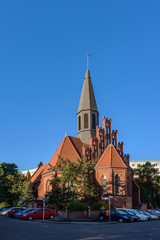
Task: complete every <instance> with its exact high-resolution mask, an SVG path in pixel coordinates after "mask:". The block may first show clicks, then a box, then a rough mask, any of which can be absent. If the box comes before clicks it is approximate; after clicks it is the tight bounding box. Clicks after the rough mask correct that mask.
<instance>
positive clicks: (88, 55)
mask: <svg viewBox="0 0 160 240" xmlns="http://www.w3.org/2000/svg"><path fill="white" fill-rule="evenodd" d="M86 55H87V70H89V57H90V54H89V53H88V52H87V53H86Z"/></svg>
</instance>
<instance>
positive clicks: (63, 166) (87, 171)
mask: <svg viewBox="0 0 160 240" xmlns="http://www.w3.org/2000/svg"><path fill="white" fill-rule="evenodd" d="M96 162H97V161H95V162H92V161H86V160H85V158H84V157H81V158H80V159H77V161H76V162H71V161H70V160H69V159H66V160H64V159H63V158H61V157H59V159H58V163H57V165H56V166H54V167H52V166H51V169H52V171H53V172H54V177H53V180H52V181H51V184H52V185H53V186H55V187H54V189H53V190H52V191H51V192H49V193H48V194H47V196H46V197H47V199H48V203H50V204H51V203H55V204H56V205H60V204H62V203H68V202H69V201H73V200H76V199H80V200H81V201H84V202H89V201H94V200H95V199H98V197H99V194H100V190H101V188H100V186H99V185H98V183H96V182H95V181H94V179H93V172H94V166H95V164H96Z"/></svg>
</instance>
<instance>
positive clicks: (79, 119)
mask: <svg viewBox="0 0 160 240" xmlns="http://www.w3.org/2000/svg"><path fill="white" fill-rule="evenodd" d="M78 130H79V131H80V130H81V116H79V117H78Z"/></svg>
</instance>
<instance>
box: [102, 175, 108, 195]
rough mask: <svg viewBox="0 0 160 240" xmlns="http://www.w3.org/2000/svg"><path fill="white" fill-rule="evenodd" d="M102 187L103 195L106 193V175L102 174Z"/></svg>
mask: <svg viewBox="0 0 160 240" xmlns="http://www.w3.org/2000/svg"><path fill="white" fill-rule="evenodd" d="M101 179H102V189H103V195H105V194H107V182H106V176H104V175H102V176H101Z"/></svg>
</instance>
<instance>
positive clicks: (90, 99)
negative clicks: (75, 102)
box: [77, 69, 98, 114]
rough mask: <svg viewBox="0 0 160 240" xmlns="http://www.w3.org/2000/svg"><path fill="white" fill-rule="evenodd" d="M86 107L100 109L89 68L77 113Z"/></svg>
mask: <svg viewBox="0 0 160 240" xmlns="http://www.w3.org/2000/svg"><path fill="white" fill-rule="evenodd" d="M86 109H91V110H94V111H98V110H97V104H96V100H95V96H94V91H93V86H92V81H91V76H90V71H89V69H87V71H86V75H85V79H84V83H83V88H82V92H81V98H80V102H79V107H78V112H77V114H78V113H79V112H80V111H83V110H86Z"/></svg>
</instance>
